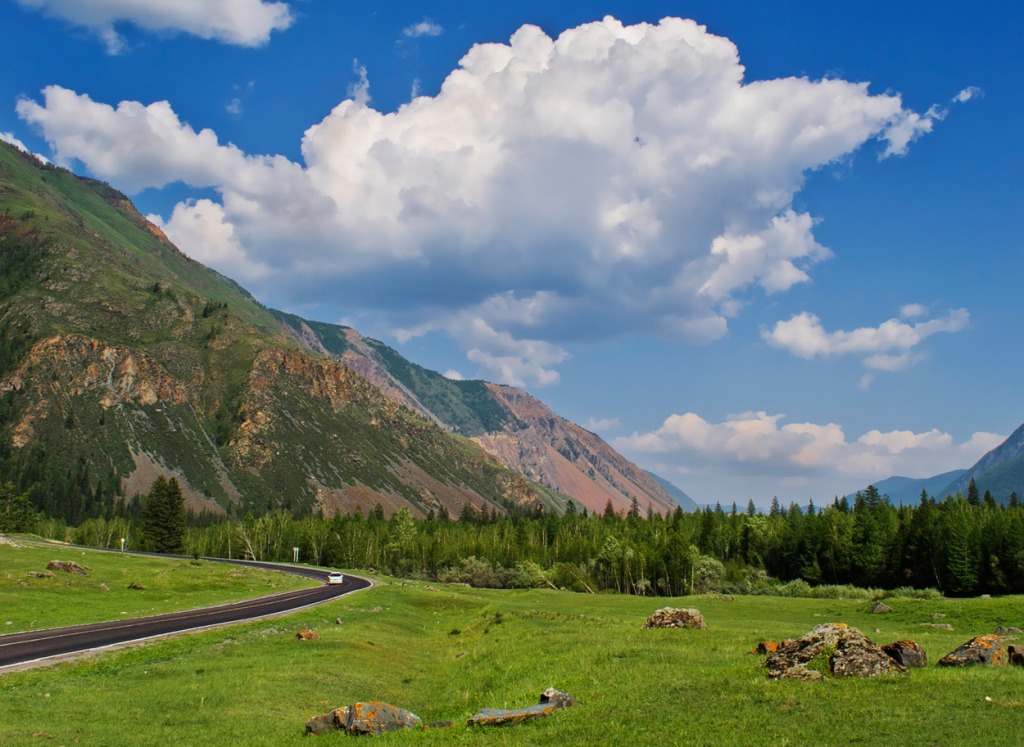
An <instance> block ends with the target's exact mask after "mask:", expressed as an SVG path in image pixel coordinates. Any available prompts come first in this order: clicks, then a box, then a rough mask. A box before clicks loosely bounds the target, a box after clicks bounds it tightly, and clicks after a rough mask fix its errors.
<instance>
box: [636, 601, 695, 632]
mask: <svg viewBox="0 0 1024 747" xmlns="http://www.w3.org/2000/svg"><path fill="white" fill-rule="evenodd" d="M643 627H644V628H645V629H646V628H696V629H699V630H706V629H707V627H708V624H707V623H706V622H704V615H702V614H701V613H700V610H694V609H688V610H681V609H676V608H675V607H662V608H661V609H660V610H658V611H656V612H655V613H654V614H653V615H651V616H650V617H648V618H647V622H645V623H644V625H643Z"/></svg>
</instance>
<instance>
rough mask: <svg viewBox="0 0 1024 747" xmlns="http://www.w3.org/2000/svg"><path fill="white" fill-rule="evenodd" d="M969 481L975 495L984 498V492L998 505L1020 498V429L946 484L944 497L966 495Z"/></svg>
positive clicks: (1023, 477) (1023, 481)
mask: <svg viewBox="0 0 1024 747" xmlns="http://www.w3.org/2000/svg"><path fill="white" fill-rule="evenodd" d="M972 478H973V479H974V483H975V485H976V486H977V488H978V492H979V493H981V494H982V495H984V493H985V491H986V490H987V491H989V492H990V493H992V497H993V498H995V499H996V500H997V501H999V502H1001V503H1007V502H1009V500H1010V494H1011V493H1016V494H1017V497H1019V498H1024V425H1021V426H1020V427H1019V428H1017V430H1015V431H1014V432H1013V433H1011V434H1010V437H1009V438H1007V439H1006V440H1005V441H1003V443H1001V444H999V446H997V447H996V448H994V449H992V450H991V451H990V452H988V453H987V454H985V456H983V457H982V458H981V459H979V460H978V462H977V464H975V465H974V466H973V467H971V468H970V469H969V470H967V472H965V473H964V474H963V475H961V476H959V477H958V478H957V479H956V480H953V481H952V482H950V483H949V485H948V486H947V487H946V490H945V493H953V494H955V493H963V494H964V495H966V494H967V486H968V484H970V481H971V479H972Z"/></svg>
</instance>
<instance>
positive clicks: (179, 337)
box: [0, 143, 688, 521]
mask: <svg viewBox="0 0 1024 747" xmlns="http://www.w3.org/2000/svg"><path fill="white" fill-rule="evenodd" d="M159 474H169V475H173V476H174V477H176V478H177V479H178V480H179V483H180V484H181V485H182V488H183V492H184V493H185V495H186V497H187V505H188V506H189V508H191V509H192V510H194V511H196V512H203V511H206V512H210V513H213V514H224V513H225V512H227V513H231V514H240V513H243V512H253V513H260V512H263V511H267V510H271V509H276V508H283V509H287V510H290V511H292V512H293V513H296V514H302V513H308V512H323V513H325V514H327V515H329V514H331V513H333V512H336V511H344V512H349V511H353V510H356V509H359V510H361V511H363V512H364V513H365V512H367V511H369V510H371V509H373V508H374V507H376V506H378V505H380V507H381V508H382V509H383V510H384V511H385V513H388V514H389V513H391V512H393V511H395V510H398V509H399V508H402V507H407V508H408V509H409V510H410V511H411V512H412V514H413V515H414V516H426V515H429V514H430V513H432V512H433V513H439V512H443V513H449V514H452V515H455V514H458V513H459V512H461V511H463V510H465V508H466V507H467V506H469V507H472V508H473V509H475V510H478V511H479V510H485V511H490V512H507V511H519V510H534V509H538V508H547V509H555V510H564V509H565V508H566V507H567V506H568V504H569V503H570V502H574V503H575V504H577V505H578V506H582V507H585V508H586V509H588V510H590V511H602V510H604V509H605V507H606V506H607V505H608V503H611V505H612V507H613V508H614V509H615V510H617V511H625V510H628V509H629V508H630V507H631V506H632V504H633V502H634V501H635V502H636V503H637V505H638V506H639V507H641V508H642V509H643V510H647V509H648V508H649V509H650V510H653V511H656V512H661V513H665V512H668V511H671V510H673V509H674V508H675V507H676V506H677V505H678V503H677V500H679V496H683V497H686V496H685V494H684V493H682V492H681V491H678V488H675V486H672V485H671V484H670V483H666V482H665V481H663V480H661V479H660V478H657V477H656V476H652V475H650V474H648V473H645V472H644V471H643V470H641V469H640V468H639V467H637V466H636V465H634V464H632V463H631V462H629V461H628V460H627V459H625V458H624V457H622V456H621V455H620V454H618V453H617V452H616V451H615V450H614V449H612V448H611V447H610V446H609V445H608V444H607V443H605V442H604V441H603V440H602V439H601V438H600V437H598V436H597V435H595V434H593V433H591V432H589V431H587V430H586V429H584V428H582V427H580V426H578V425H576V424H574V423H571V422H569V421H567V420H565V419H564V418H561V417H559V416H558V415H556V414H555V413H553V412H551V410H550V409H549V408H548V407H547V406H546V405H544V403H543V402H541V401H540V400H538V399H536V398H535V397H532V396H531V395H529V394H528V393H526V392H525V391H522V390H520V389H517V388H515V387H510V386H502V385H497V384H491V383H488V382H484V381H454V380H450V379H447V378H445V377H444V376H442V375H440V374H438V373H436V372H434V371H430V370H428V369H426V368H423V367H421V366H418V365H416V364H415V363H412V362H410V361H408V360H406V359H405V358H403V357H402V356H401V355H400V354H399V353H398V352H397V351H395V350H393V349H392V348H390V347H388V346H387V345H385V344H383V343H381V342H379V341H377V340H373V339H370V338H368V337H364V336H363V335H361V334H360V333H359V332H358V331H357V330H355V329H352V328H350V327H344V326H338V325H333V324H326V323H323V322H316V321H311V320H306V319H302V318H301V317H298V316H295V315H293V314H288V313H284V312H280V311H275V310H272V309H268V308H266V307H264V306H262V305H261V304H260V303H258V302H257V301H256V300H255V299H254V298H253V297H252V296H251V295H250V294H249V293H248V292H246V291H245V290H244V289H243V288H242V287H241V286H239V285H238V284H237V283H235V282H234V281H232V280H230V279H228V278H226V277H224V276H223V275H220V274H219V273H217V272H215V271H213V270H211V269H209V268H207V267H205V266H204V265H202V264H200V263H198V262H196V261H194V260H192V259H190V258H189V257H188V256H186V255H185V254H183V253H182V252H180V251H179V250H178V249H177V248H176V247H175V246H174V245H173V244H172V243H171V242H170V241H169V240H168V239H167V237H166V236H165V235H164V234H163V233H162V232H161V231H160V229H159V228H157V227H156V226H154V225H153V224H151V223H149V222H148V221H147V220H146V219H145V218H144V217H143V216H142V215H140V214H139V213H138V211H137V210H136V209H135V208H134V206H133V205H132V203H131V202H130V200H128V198H127V197H126V196H125V195H123V194H121V193H120V192H118V191H117V190H115V189H113V188H112V187H110V186H109V185H107V184H104V183H102V182H98V181H95V180H92V179H88V178H83V177H79V176H76V175H75V174H73V173H71V172H70V171H68V170H66V169H63V168H60V167H55V166H53V165H50V164H44V163H42V162H40V161H38V160H37V159H36V158H34V157H33V156H31V155H28V154H25V153H23V152H21V151H19V150H17V149H15V148H13V147H11V146H8V145H6V144H4V143H0V480H3V481H11V482H13V483H15V484H16V485H17V486H18V487H19V489H26V488H28V487H30V486H35V491H34V493H33V500H34V501H35V502H36V505H37V506H38V507H39V508H41V509H42V510H45V511H46V512H47V513H49V514H51V515H56V516H62V517H64V518H66V519H67V520H68V521H76V520H80V519H82V518H86V517H89V516H95V515H102V514H104V513H105V512H109V511H110V510H112V507H114V506H115V505H116V504H117V503H118V502H120V501H126V500H128V499H130V498H131V496H133V495H135V494H138V493H144V492H145V491H147V490H148V488H149V485H150V484H151V483H152V481H153V479H155V477H156V476H157V475H159ZM676 491H678V492H676ZM687 498H688V497H687Z"/></svg>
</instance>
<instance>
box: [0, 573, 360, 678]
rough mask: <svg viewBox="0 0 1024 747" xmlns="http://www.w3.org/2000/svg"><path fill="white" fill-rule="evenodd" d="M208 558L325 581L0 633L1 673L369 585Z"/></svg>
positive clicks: (271, 612)
mask: <svg viewBox="0 0 1024 747" xmlns="http://www.w3.org/2000/svg"><path fill="white" fill-rule="evenodd" d="M209 560H219V561H222V562H225V563H236V564H238V565H249V566H254V567H258V568H268V569H271V570H275V571H284V572H286V573H294V574H296V575H298V576H305V577H307V578H315V579H319V580H321V581H323V582H324V584H323V586H316V587H313V588H311V589H300V590H298V591H287V592H283V593H281V594H272V595H270V596H265V597H258V598H256V599H247V600H244V601H241V602H231V603H228V604H221V605H217V606H216V607H203V608H201V609H196V610H186V611H184V612H171V613H168V614H164V615H152V616H150V617H137V618H132V619H129V620H111V621H109V622H100V623H91V624H89V625H73V626H70V627H67V628H51V629H49V630H31V631H24V632H21V633H8V634H7V635H0V671H3V669H4V668H6V667H11V666H14V665H23V664H26V663H29V662H36V661H39V660H42V659H49V658H52V657H55V656H62V655H65V654H72V653H81V652H83V651H89V650H92V649H97V648H105V647H108V646H115V645H119V644H124V643H132V642H135V641H140V640H144V639H146V638H154V637H157V636H162V635H168V634H170V633H181V632H183V631H187V630H197V629H200V628H208V627H210V626H214V625H224V624H226V623H233V622H242V621H244V620H254V619H257V618H260V617H266V616H268V615H277V614H281V613H283V612H294V611H295V610H300V609H303V608H305V607H312V606H313V605H317V604H322V603H323V602H327V601H329V600H331V599H334V598H336V597H340V596H343V595H344V594H348V593H350V592H353V591H358V590H360V589H365V588H368V587H370V586H372V585H373V584H372V583H371V582H370V581H369V580H367V579H365V578H359V577H358V576H349V575H348V574H345V583H343V584H335V585H332V586H328V585H327V583H326V581H327V571H320V570H317V569H315V568H302V567H298V566H287V565H277V564H274V563H259V562H252V561H244V560H236V561H229V560H222V559H219V558H209Z"/></svg>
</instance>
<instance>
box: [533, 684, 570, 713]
mask: <svg viewBox="0 0 1024 747" xmlns="http://www.w3.org/2000/svg"><path fill="white" fill-rule="evenodd" d="M540 703H541V705H544V704H545V703H554V704H555V708H571V707H572V706H574V705H576V699H575V698H574V697H572V696H571V695H570V694H569V693H563V692H562V691H561V690H556V689H555V688H553V687H549V688H548V689H547V690H545V691H544V692H542V693H541V694H540Z"/></svg>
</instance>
